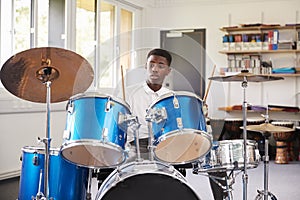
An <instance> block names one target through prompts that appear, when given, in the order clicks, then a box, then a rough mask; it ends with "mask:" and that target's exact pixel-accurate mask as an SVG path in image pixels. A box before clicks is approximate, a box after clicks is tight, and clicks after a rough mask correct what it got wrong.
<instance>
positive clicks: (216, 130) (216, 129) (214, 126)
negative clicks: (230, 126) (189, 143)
mask: <svg viewBox="0 0 300 200" xmlns="http://www.w3.org/2000/svg"><path fill="white" fill-rule="evenodd" d="M209 125H210V126H211V130H212V136H213V141H218V140H220V138H221V137H222V136H223V134H224V131H225V128H224V126H225V120H224V119H222V118H210V119H209Z"/></svg>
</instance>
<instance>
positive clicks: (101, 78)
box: [0, 0, 137, 88]
mask: <svg viewBox="0 0 300 200" xmlns="http://www.w3.org/2000/svg"><path fill="white" fill-rule="evenodd" d="M49 2H50V0H7V1H1V4H0V6H1V40H0V43H1V51H0V58H1V63H2V64H3V63H4V62H5V61H6V60H7V59H8V58H9V57H11V56H12V55H13V54H16V53H18V52H20V51H24V50H27V49H30V48H34V47H45V46H49V44H51V46H53V44H59V45H61V44H63V43H64V42H63V43H61V42H57V43H56V42H55V41H54V42H53V40H64V41H66V42H65V43H64V46H61V48H67V49H70V50H73V51H75V52H76V53H78V54H80V55H81V56H83V57H84V58H86V59H87V60H88V61H89V62H90V64H91V65H92V66H93V68H94V71H95V82H96V84H95V86H96V87H98V88H113V87H115V86H116V85H117V84H118V82H119V81H120V75H121V73H120V65H122V66H123V67H124V72H126V71H127V70H128V69H130V68H131V67H132V66H131V65H132V64H133V62H132V60H131V59H132V39H133V38H132V30H133V24H134V23H133V22H134V12H135V11H136V10H137V9H136V8H132V7H130V6H129V5H124V4H121V3H120V2H116V1H112V2H110V1H102V0H101V1H100V0H76V1H69V0H65V2H60V3H55V5H54V4H50V3H52V2H50V3H49ZM55 2H56V1H55ZM53 5H54V6H53ZM53 9H54V10H55V12H52V15H50V14H49V13H51V12H50V11H53ZM49 10H50V11H49ZM11 11H13V12H11ZM64 11H66V12H65V13H64ZM53 13H59V16H53ZM7 18H9V19H11V20H7ZM55 20H64V23H65V24H64V23H62V22H61V21H60V23H57V24H59V25H61V24H64V25H65V27H66V29H65V30H66V31H65V35H64V30H63V28H61V27H58V28H59V29H60V30H56V29H54V30H53V24H56V22H55ZM49 22H51V24H50V23H49ZM49 24H50V25H49ZM49 27H50V28H51V30H52V32H51V33H50V31H51V30H50V28H49ZM69 27H71V28H69ZM53 31H54V32H53ZM53 33H54V35H53ZM49 34H51V35H49ZM57 35H58V36H57ZM51 36H53V37H51ZM49 41H51V43H50V42H49ZM70 44H71V45H70ZM3 49H5V51H3Z"/></svg>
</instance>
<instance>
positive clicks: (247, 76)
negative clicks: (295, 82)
mask: <svg viewBox="0 0 300 200" xmlns="http://www.w3.org/2000/svg"><path fill="white" fill-rule="evenodd" d="M208 79H210V80H215V81H221V82H233V81H239V82H242V81H245V80H246V81H248V82H265V81H276V80H283V77H277V76H271V75H256V74H252V73H249V72H248V71H247V70H245V72H243V71H242V72H241V73H238V74H235V75H230V76H214V77H210V78H208Z"/></svg>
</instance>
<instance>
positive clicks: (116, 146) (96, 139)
mask: <svg viewBox="0 0 300 200" xmlns="http://www.w3.org/2000/svg"><path fill="white" fill-rule="evenodd" d="M67 110H68V115H67V124H66V129H65V132H64V143H63V145H62V147H61V152H62V155H63V157H64V158H65V159H67V160H69V161H71V162H73V163H75V164H78V165H79V166H85V167H91V168H92V167H114V166H118V165H120V164H122V163H123V162H124V161H125V160H126V156H127V155H126V152H125V143H126V139H127V134H126V131H127V125H126V123H125V122H124V121H125V118H126V116H127V115H129V114H130V109H129V106H128V105H127V104H126V103H125V102H123V101H122V100H121V99H117V98H112V97H110V96H106V95H103V94H99V93H85V94H78V95H75V96H73V97H72V98H71V99H70V100H69V103H68V106H67Z"/></svg>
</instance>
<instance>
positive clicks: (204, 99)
mask: <svg viewBox="0 0 300 200" xmlns="http://www.w3.org/2000/svg"><path fill="white" fill-rule="evenodd" d="M215 69H216V65H214V68H213V71H212V73H211V76H213V75H214V73H215ZM211 81H212V80H209V82H208V86H207V89H206V91H205V94H204V98H203V102H206V99H207V95H208V92H209V89H210V86H211Z"/></svg>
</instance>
